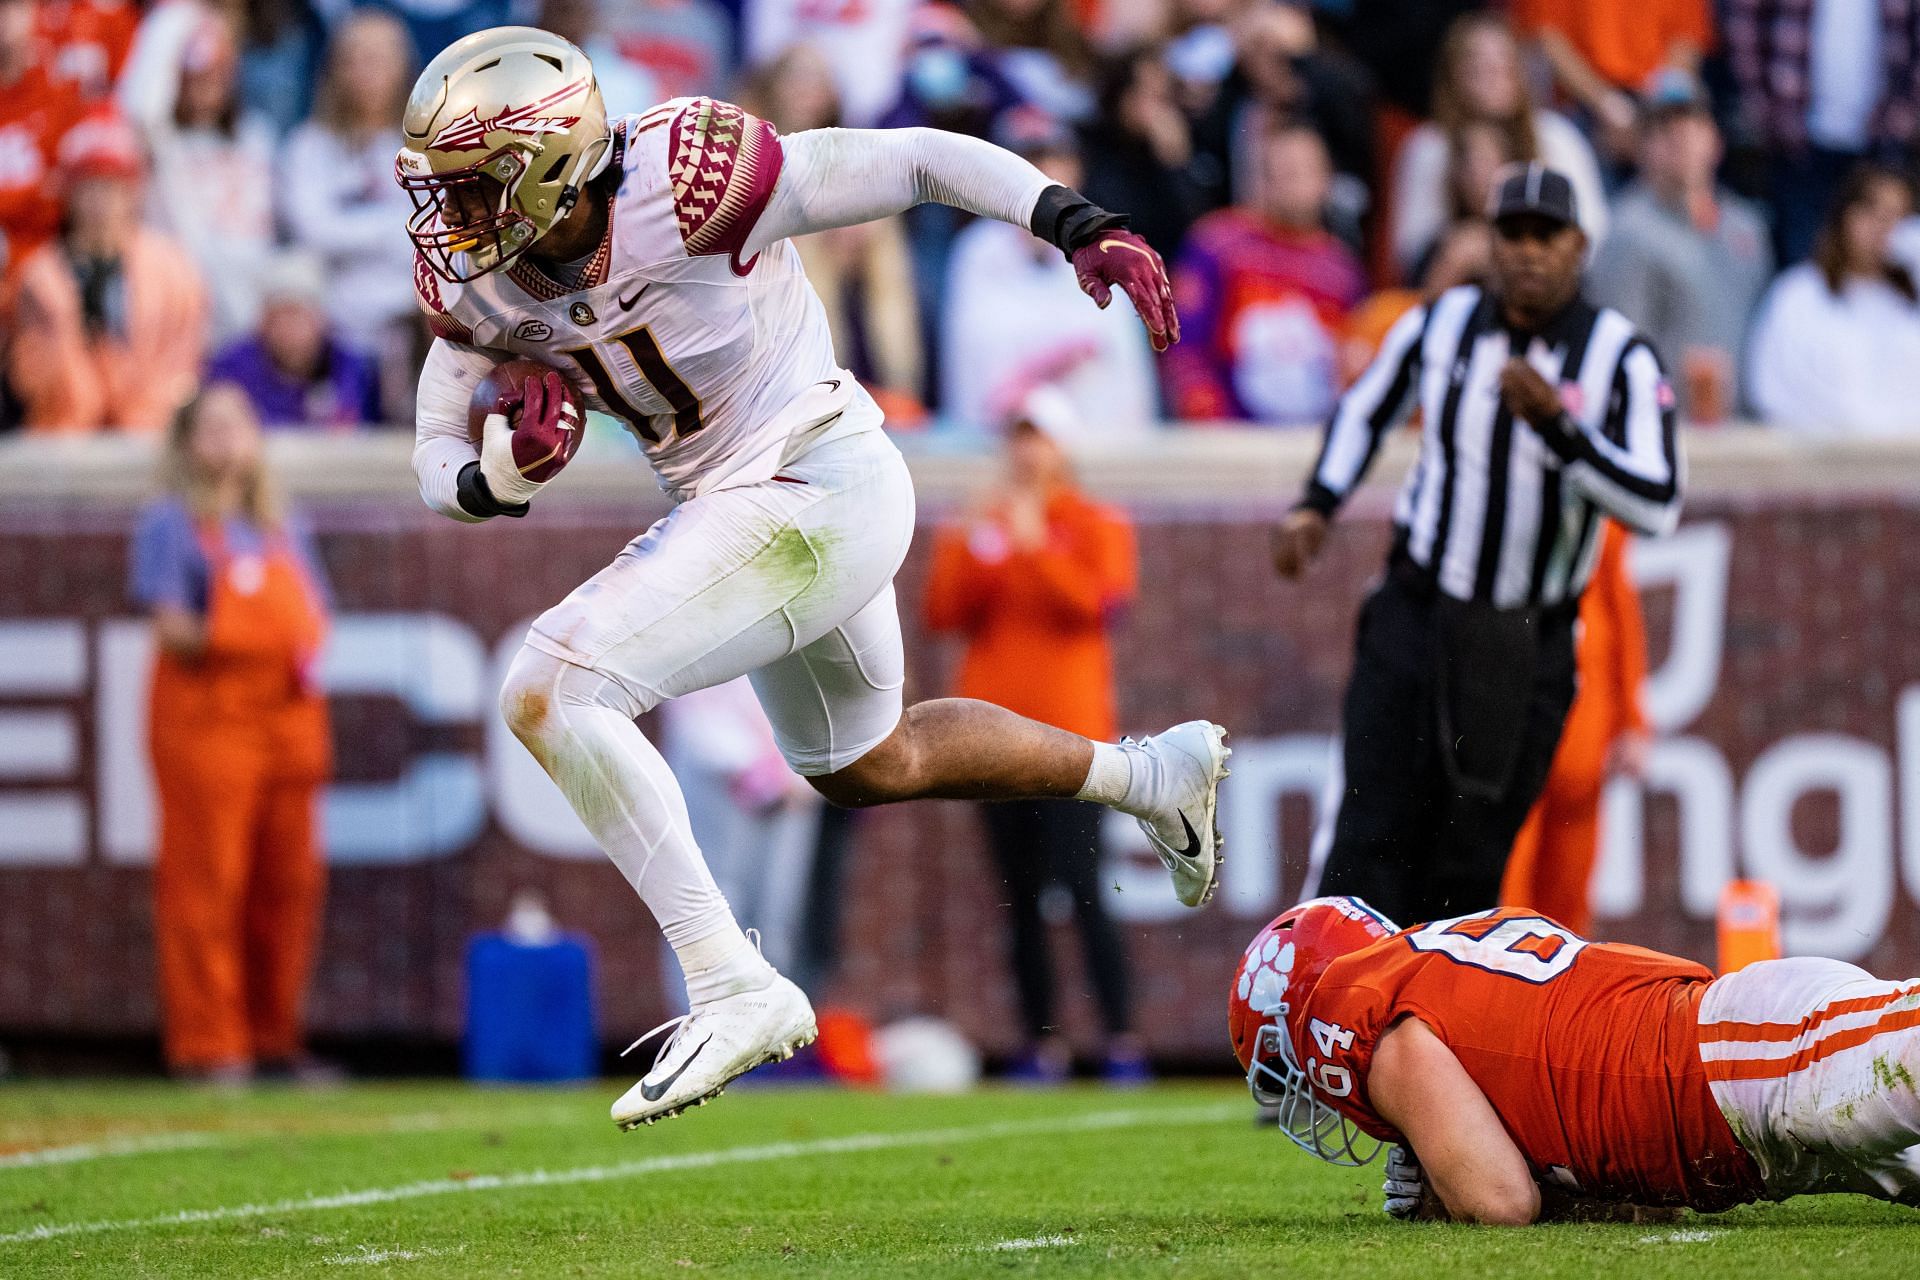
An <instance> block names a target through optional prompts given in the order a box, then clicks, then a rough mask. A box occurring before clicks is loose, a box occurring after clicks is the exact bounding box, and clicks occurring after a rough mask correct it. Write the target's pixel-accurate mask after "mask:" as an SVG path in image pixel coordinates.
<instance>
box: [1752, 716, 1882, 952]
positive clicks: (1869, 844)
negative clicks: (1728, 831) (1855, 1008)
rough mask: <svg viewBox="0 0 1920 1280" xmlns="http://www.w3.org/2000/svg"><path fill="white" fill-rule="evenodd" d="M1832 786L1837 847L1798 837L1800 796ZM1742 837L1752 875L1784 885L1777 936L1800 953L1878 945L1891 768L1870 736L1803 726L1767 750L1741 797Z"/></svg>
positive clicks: (1865, 949) (1862, 949)
mask: <svg viewBox="0 0 1920 1280" xmlns="http://www.w3.org/2000/svg"><path fill="white" fill-rule="evenodd" d="M1823 791H1830V792H1832V793H1833V794H1834V795H1835V796H1837V797H1838V799H1839V802H1840V840H1839V845H1838V847H1836V848H1835V849H1834V851H1833V853H1832V854H1831V855H1825V856H1816V855H1812V854H1809V853H1807V852H1806V851H1805V850H1803V849H1801V848H1800V847H1799V845H1798V844H1796V843H1795V841H1794V838H1793V809H1794V805H1796V804H1797V803H1798V802H1799V801H1800V800H1801V798H1802V797H1804V796H1808V795H1814V794H1817V793H1819V792H1823ZM1740 846H1741V850H1742V852H1743V853H1744V854H1745V855H1746V864H1747V871H1748V874H1749V875H1751V876H1753V877H1754V878H1756V879H1760V880H1769V881H1772V882H1773V883H1774V884H1776V885H1778V886H1780V889H1781V900H1782V902H1783V903H1785V902H1789V901H1790V902H1792V904H1793V907H1794V910H1792V911H1790V912H1783V913H1782V916H1781V921H1780V931H1781V940H1782V943H1783V944H1784V946H1785V948H1786V949H1787V950H1788V951H1789V952H1792V953H1794V954H1798V955H1821V956H1832V957H1833V958H1834V959H1836V960H1858V959H1859V958H1860V957H1862V956H1864V955H1866V954H1867V952H1869V951H1871V950H1873V948H1874V945H1875V944H1876V943H1878V942H1879V941H1880V937H1881V935H1882V934H1884V933H1885V932H1886V928H1887V920H1888V918H1889V916H1890V915H1891V914H1892V912H1893V893H1894V886H1893V768H1892V766H1891V765H1890V764H1889V763H1888V761H1887V753H1886V752H1884V751H1882V750H1881V749H1880V748H1878V747H1876V746H1874V745H1873V744H1871V743H1867V742H1861V741H1860V740H1859V739H1857V738H1847V737H1842V736H1841V735H1839V734H1832V733H1807V734H1798V735H1795V736H1794V737H1791V738H1788V739H1786V740H1784V741H1782V742H1776V743H1775V744H1774V745H1773V746H1771V747H1768V748H1767V749H1766V750H1765V751H1764V752H1762V753H1761V755H1760V758H1759V759H1758V760H1755V761H1754V762H1753V768H1752V769H1750V770H1749V771H1748V772H1747V784H1746V786H1745V787H1744V788H1743V789H1742V791H1741V796H1740Z"/></svg>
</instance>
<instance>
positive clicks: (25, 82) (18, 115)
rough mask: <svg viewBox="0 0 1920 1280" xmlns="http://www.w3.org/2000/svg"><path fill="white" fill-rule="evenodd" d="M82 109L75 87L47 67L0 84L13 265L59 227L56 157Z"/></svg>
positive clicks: (0, 209)
mask: <svg viewBox="0 0 1920 1280" xmlns="http://www.w3.org/2000/svg"><path fill="white" fill-rule="evenodd" d="M80 109H81V106H80V98H79V95H78V94H76V93H75V92H74V90H73V88H72V86H70V85H68V84H66V83H64V82H62V81H60V80H57V79H55V78H54V76H53V75H52V73H51V72H50V71H49V70H48V68H47V67H45V66H33V67H30V68H28V69H27V72H26V74H24V75H22V76H21V77H20V78H19V79H17V80H15V81H14V82H13V83H11V84H6V85H0V235H4V236H5V237H6V256H7V259H8V261H9V264H10V266H12V267H18V266H19V265H20V263H22V262H24V261H26V259H27V255H28V254H30V253H32V252H33V251H34V250H35V249H37V248H39V247H40V246H41V245H42V244H45V243H46V242H47V240H48V239H50V238H51V237H52V235H53V233H54V232H56V231H58V230H59V229H60V200H59V198H58V196H57V195H56V194H55V192H54V177H53V166H54V153H55V150H56V149H57V147H58V146H59V143H60V137H61V135H62V134H64V133H65V132H66V131H67V128H68V126H70V125H71V124H73V122H74V121H75V120H77V119H79V117H80Z"/></svg>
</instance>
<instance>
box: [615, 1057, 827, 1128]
mask: <svg viewBox="0 0 1920 1280" xmlns="http://www.w3.org/2000/svg"><path fill="white" fill-rule="evenodd" d="M813 1041H814V1036H811V1035H809V1036H806V1037H804V1038H803V1039H800V1040H797V1041H795V1042H794V1043H793V1044H791V1045H787V1046H785V1047H783V1048H782V1049H781V1051H780V1052H779V1053H771V1054H768V1055H767V1056H766V1057H764V1058H762V1059H760V1061H758V1062H756V1063H754V1064H753V1065H752V1066H750V1067H743V1068H742V1069H740V1070H739V1071H736V1072H734V1073H733V1075H731V1076H729V1077H728V1078H727V1079H726V1080H724V1081H722V1082H721V1083H720V1084H719V1085H718V1086H716V1087H715V1088H714V1090H713V1091H712V1092H711V1093H704V1094H701V1095H700V1096H699V1097H697V1098H694V1099H692V1100H690V1101H687V1102H682V1103H680V1104H679V1105H677V1106H674V1107H670V1108H668V1109H667V1110H665V1111H658V1112H655V1113H654V1114H652V1115H649V1116H645V1117H641V1118H637V1119H632V1120H622V1121H620V1122H619V1124H620V1132H622V1133H628V1132H631V1131H632V1130H634V1129H640V1128H652V1127H653V1126H654V1125H656V1124H659V1123H660V1122H661V1121H662V1120H671V1119H673V1118H674V1117H675V1116H677V1115H679V1114H681V1113H682V1112H684V1111H691V1110H693V1109H694V1108H695V1107H704V1106H706V1105H707V1104H708V1103H709V1102H712V1101H713V1100H714V1099H715V1098H717V1097H719V1096H720V1095H721V1094H723V1093H725V1092H726V1091H727V1086H728V1085H730V1084H732V1083H733V1082H734V1081H735V1080H738V1079H739V1078H740V1077H741V1076H743V1075H745V1074H747V1072H749V1071H753V1070H756V1069H758V1068H760V1067H766V1066H771V1065H773V1064H774V1063H776V1062H785V1061H786V1060H787V1059H789V1058H791V1057H792V1056H793V1055H794V1054H796V1053H798V1052H799V1051H800V1050H802V1049H804V1048H806V1047H807V1046H808V1045H810V1044H812V1043H813Z"/></svg>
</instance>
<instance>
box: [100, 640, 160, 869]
mask: <svg viewBox="0 0 1920 1280" xmlns="http://www.w3.org/2000/svg"><path fill="white" fill-rule="evenodd" d="M94 651H95V653H96V654H97V655H98V658H99V664H98V667H97V668H96V669H97V672H98V674H97V675H96V676H95V677H94V682H93V750H94V762H93V777H94V783H95V795H96V796H97V797H98V800H99V804H100V841H99V843H100V852H101V853H102V854H104V855H105V856H106V859H107V861H108V862H111V863H116V864H133V863H147V862H151V861H153V840H154V830H155V828H154V802H153V756H152V754H151V753H150V752H149V751H148V750H147V693H148V688H149V676H150V674H151V672H152V670H153V624H152V623H150V622H148V621H147V620H146V619H145V618H114V619H112V620H111V621H108V622H103V623H101V624H100V628H99V632H98V634H97V635H96V637H95V646H94Z"/></svg>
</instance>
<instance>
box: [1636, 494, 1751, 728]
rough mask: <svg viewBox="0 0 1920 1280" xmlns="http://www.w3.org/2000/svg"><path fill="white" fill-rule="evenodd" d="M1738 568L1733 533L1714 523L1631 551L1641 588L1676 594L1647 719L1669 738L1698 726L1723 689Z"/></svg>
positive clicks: (1639, 543) (1650, 683)
mask: <svg viewBox="0 0 1920 1280" xmlns="http://www.w3.org/2000/svg"><path fill="white" fill-rule="evenodd" d="M1732 560H1733V535H1732V533H1731V532H1730V531H1729V530H1728V529H1727V527H1726V526H1725V525H1723V524H1715V523H1712V522H1710V521H1707V522H1702V523H1700V524H1690V525H1687V526H1686V527H1685V528H1683V529H1678V530H1675V531H1674V532H1673V533H1671V534H1669V535H1668V536H1667V537H1664V538H1654V539H1646V538H1640V539H1636V540H1635V541H1634V542H1633V543H1632V544H1631V546H1630V548H1629V563H1630V565H1631V572H1632V574H1633V580H1634V584H1635V585H1636V586H1638V587H1639V588H1640V589H1641V590H1642V591H1646V590H1649V589H1652V588H1658V587H1667V586H1671V587H1672V588H1673V592H1674V600H1673V635H1672V637H1671V643H1670V644H1669V645H1668V646H1667V658H1666V661H1665V662H1662V663H1661V664H1660V667H1659V669H1658V670H1656V671H1650V672H1648V673H1647V683H1646V703H1647V718H1648V719H1649V720H1651V721H1652V722H1653V727H1654V728H1655V729H1656V730H1658V731H1660V732H1662V733H1671V732H1673V731H1674V730H1675V729H1684V728H1685V727H1686V726H1687V725H1689V724H1691V723H1693V719H1694V717H1695V716H1697V715H1699V714H1700V713H1701V711H1703V710H1705V708H1706V706H1707V704H1708V703H1709V702H1711V701H1713V695H1714V693H1715V692H1716V691H1718V689H1719V688H1720V655H1721V652H1722V650H1724V649H1725V647H1726V629H1727V568H1728V565H1729V564H1730V563H1731V562H1732Z"/></svg>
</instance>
